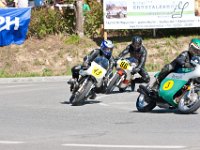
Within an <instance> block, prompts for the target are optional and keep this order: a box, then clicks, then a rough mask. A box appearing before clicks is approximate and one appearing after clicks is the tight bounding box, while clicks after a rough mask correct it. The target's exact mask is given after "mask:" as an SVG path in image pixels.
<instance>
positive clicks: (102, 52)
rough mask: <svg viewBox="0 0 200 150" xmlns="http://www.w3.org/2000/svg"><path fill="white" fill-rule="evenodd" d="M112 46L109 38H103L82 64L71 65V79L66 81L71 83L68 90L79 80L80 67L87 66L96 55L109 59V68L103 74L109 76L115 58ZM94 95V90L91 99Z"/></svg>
mask: <svg viewBox="0 0 200 150" xmlns="http://www.w3.org/2000/svg"><path fill="white" fill-rule="evenodd" d="M113 48H114V44H113V43H112V41H111V40H103V41H102V43H101V46H100V48H99V49H94V50H93V51H92V52H91V53H90V54H89V55H87V56H85V57H84V59H83V64H80V65H76V66H74V67H72V69H71V72H72V79H70V80H69V81H68V84H70V85H71V87H70V90H71V91H72V90H73V88H74V85H75V84H76V83H77V81H78V80H79V71H80V69H82V68H83V67H88V66H89V65H90V63H91V62H92V61H93V60H94V59H95V58H96V57H98V56H103V57H105V58H107V59H108V60H109V69H108V70H107V73H106V75H105V77H106V78H109V76H108V75H110V73H111V72H112V69H113V67H114V65H115V60H114V58H113V56H112V51H113ZM95 97H96V94H95V92H93V96H92V97H91V99H94V98H95Z"/></svg>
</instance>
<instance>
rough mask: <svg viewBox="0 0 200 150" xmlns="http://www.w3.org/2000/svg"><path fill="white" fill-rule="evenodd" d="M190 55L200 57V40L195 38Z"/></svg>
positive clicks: (190, 45)
mask: <svg viewBox="0 0 200 150" xmlns="http://www.w3.org/2000/svg"><path fill="white" fill-rule="evenodd" d="M189 53H190V54H191V55H192V56H200V39H197V38H194V39H192V40H191V42H190V44H189Z"/></svg>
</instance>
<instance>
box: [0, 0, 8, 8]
mask: <svg viewBox="0 0 200 150" xmlns="http://www.w3.org/2000/svg"><path fill="white" fill-rule="evenodd" d="M5 7H7V3H6V1H5V0H0V8H5Z"/></svg>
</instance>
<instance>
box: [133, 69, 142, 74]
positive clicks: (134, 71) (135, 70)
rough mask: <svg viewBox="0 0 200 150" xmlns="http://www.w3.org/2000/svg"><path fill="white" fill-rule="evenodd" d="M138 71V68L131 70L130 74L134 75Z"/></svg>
mask: <svg viewBox="0 0 200 150" xmlns="http://www.w3.org/2000/svg"><path fill="white" fill-rule="evenodd" d="M139 71H140V69H139V68H133V70H132V71H131V73H132V74H136V73H138V72H139Z"/></svg>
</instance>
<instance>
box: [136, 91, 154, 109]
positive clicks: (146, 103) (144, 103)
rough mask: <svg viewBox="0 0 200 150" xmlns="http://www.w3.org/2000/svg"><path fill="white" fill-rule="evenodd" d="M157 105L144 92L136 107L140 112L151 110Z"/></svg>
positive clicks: (139, 97)
mask: <svg viewBox="0 0 200 150" xmlns="http://www.w3.org/2000/svg"><path fill="white" fill-rule="evenodd" d="M155 107H156V102H155V101H152V100H150V98H149V97H147V96H145V95H144V94H140V95H139V96H138V98H137V101H136V108H137V110H138V111H140V112H149V111H151V110H153V109H154V108H155Z"/></svg>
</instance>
